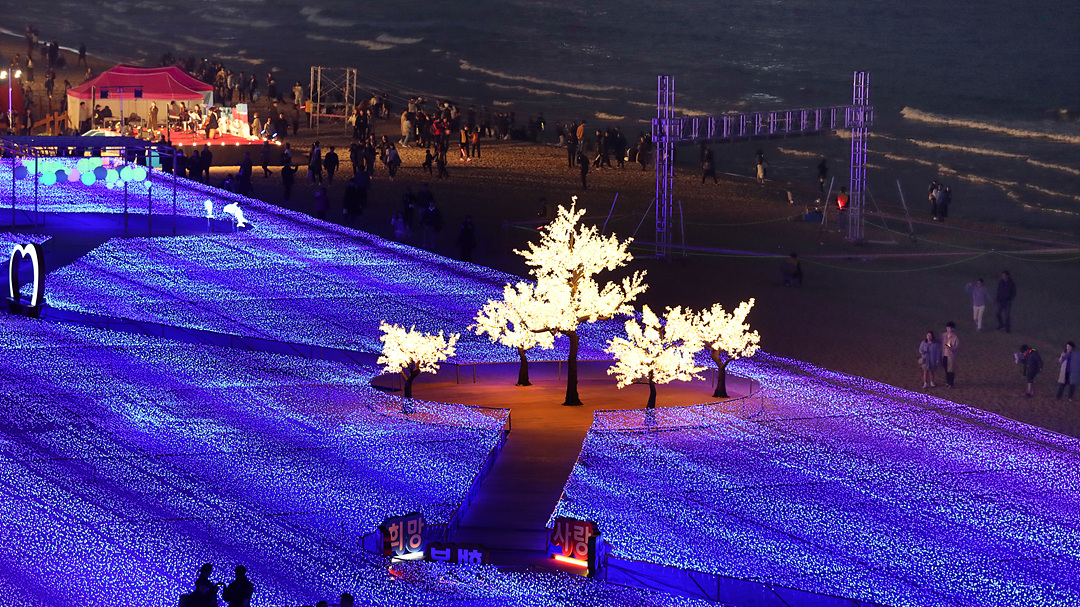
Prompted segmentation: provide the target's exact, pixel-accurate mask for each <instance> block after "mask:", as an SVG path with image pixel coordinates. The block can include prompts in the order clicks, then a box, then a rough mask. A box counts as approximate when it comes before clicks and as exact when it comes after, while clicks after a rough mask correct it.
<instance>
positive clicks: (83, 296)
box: [0, 175, 619, 362]
mask: <svg viewBox="0 0 1080 607" xmlns="http://www.w3.org/2000/svg"><path fill="white" fill-rule="evenodd" d="M154 179H155V181H154V184H155V185H154V187H155V188H156V189H158V190H162V191H163V189H164V188H166V187H171V185H170V184H168V183H160V184H159V183H158V181H162V180H163V179H164V178H162V177H161V176H160V175H155V177H154ZM0 181H2V180H0ZM181 182H182V185H183V186H184V187H183V188H182V189H181V190H180V192H179V194H178V200H179V201H180V202H179V203H178V208H179V209H180V212H181V214H185V215H189V216H196V217H201V216H202V214H203V202H204V201H205V200H211V201H212V204H213V207H214V208H215V209H218V212H220V209H221V208H222V207H223V206H224V205H225V204H227V203H230V202H235V203H237V204H239V205H240V206H241V208H243V209H244V213H245V216H246V217H247V219H248V220H249V221H251V222H252V223H253V224H254V226H255V227H254V229H252V230H250V231H242V232H225V233H221V232H218V233H208V234H202V235H189V236H181V237H177V238H125V239H113V240H111V241H109V242H107V243H106V244H105V245H103V246H101V247H99V248H98V249H95V250H94V251H91V252H90V253H89V254H87V255H85V256H84V257H82V258H81V259H79V260H77V261H76V262H74V263H72V264H70V265H68V266H65V267H63V268H60V269H58V270H56V271H54V272H52V273H51V274H50V275H49V277H48V283H47V286H46V299H47V301H48V303H49V305H50V306H52V307H54V308H60V309H66V310H74V311H78V312H84V313H92V314H97V315H102V316H107V317H113V318H123V319H128V320H136V321H143V322H153V323H158V324H164V325H169V326H177V327H183V328H189V329H200V330H207V331H212V332H218V333H225V334H231V335H239V336H245V337H258V338H263V339H270V340H275V341H282V342H288V343H299V344H307V345H320V346H325V347H331V348H340V349H347V350H354V351H362V352H378V351H379V350H380V348H381V344H380V343H379V342H378V336H379V330H378V327H379V323H380V321H382V320H387V321H389V322H393V323H398V324H401V325H404V326H411V325H413V324H415V325H416V326H417V327H418V328H420V329H422V330H424V331H429V332H437V331H440V330H443V331H447V332H459V333H461V334H462V337H461V341H460V342H459V343H458V346H457V351H458V355H457V360H459V361H471V362H489V361H514V360H516V354H515V353H514V351H512V350H510V349H508V348H504V347H502V346H498V345H492V344H491V343H490V342H489V341H488V340H487V338H486V337H479V336H476V335H474V334H473V333H472V332H471V331H469V330H468V329H467V327H468V326H469V325H470V324H471V323H472V319H473V317H474V316H475V314H476V312H477V311H478V310H479V309H480V308H481V307H483V305H484V303H485V302H486V301H487V300H489V299H497V298H500V297H501V296H502V287H503V285H504V284H506V283H507V282H516V281H517V280H518V279H517V278H516V277H514V276H511V275H508V274H504V273H501V272H496V271H494V270H490V269H487V268H483V267H480V266H476V265H473V264H467V263H462V262H458V261H454V260H451V259H447V258H445V257H441V256H438V255H434V254H431V253H428V252H426V251H423V250H420V249H415V248H412V247H407V246H404V245H401V244H398V243H394V242H390V241H386V240H383V239H381V238H378V237H375V236H372V235H370V234H366V233H363V232H359V231H356V230H351V229H348V228H344V227H341V226H337V225H334V224H328V223H326V222H322V221H318V220H315V219H312V218H310V217H307V216H305V215H302V214H299V213H294V212H291V211H287V210H283V209H280V208H277V207H274V206H273V205H268V204H266V203H263V202H261V201H257V200H251V199H247V198H243V197H240V196H236V195H234V194H230V193H228V192H222V191H219V190H215V189H212V188H207V187H206V186H203V185H202V184H198V183H193V182H189V181H187V180H181ZM17 183H18V184H20V187H24V186H25V183H24V182H17ZM2 187H3V184H2V183H0V188H2ZM131 187H132V188H133V189H132V190H131V191H129V202H130V201H131V200H136V201H138V200H145V198H146V192H145V190H146V186H143V185H137V186H131ZM140 188H141V189H140ZM63 189H65V190H78V189H84V190H91V191H93V196H92V198H93V199H94V201H95V202H93V203H82V206H78V207H70V206H68V207H64V206H63V204H62V203H61V202H55V203H53V207H52V208H77V209H81V210H82V211H88V210H99V211H100V210H102V209H108V212H118V209H119V208H122V207H120V206H119V205H120V203H119V202H118V197H119V199H122V193H120V194H118V193H117V192H116V190H107V189H106V190H102V188H101V187H100V186H98V185H95V186H90V187H89V188H87V187H86V186H82V185H80V184H65V185H64V186H63ZM170 192H171V190H170ZM71 196H72V195H68V197H69V198H70V197H71ZM170 196H171V193H170ZM65 200H66V199H65ZM64 204H67V203H64ZM70 204H75V203H74V202H71V203H70ZM87 204H89V205H90V206H87ZM155 204H156V203H155ZM139 205H142V206H145V204H144V203H143V202H136V203H135V206H136V207H138V206H139ZM170 205H171V203H170ZM155 212H159V210H158V209H157V207H155ZM161 212H163V213H165V212H171V206H170V207H169V209H168V211H165V210H161ZM219 229H220V227H219ZM618 326H619V325H618V323H606V324H604V325H603V326H599V327H587V328H585V329H584V330H583V331H582V333H583V339H582V357H583V358H608V355H607V354H605V353H603V348H604V345H605V344H604V342H605V341H606V336H607V334H609V333H610V332H611V331H612V330H615V329H617V328H618ZM556 343H557V347H556V350H554V351H547V352H543V353H535V354H534V356H537V357H540V358H544V359H548V360H555V359H558V358H562V357H565V355H566V348H567V342H566V340H558V341H557V342H556Z"/></svg>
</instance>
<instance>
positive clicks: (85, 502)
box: [0, 317, 506, 605]
mask: <svg viewBox="0 0 1080 607" xmlns="http://www.w3.org/2000/svg"><path fill="white" fill-rule="evenodd" d="M0 341H2V343H3V349H4V351H5V357H4V358H3V360H2V361H0V377H3V381H4V385H5V390H4V391H3V393H2V394H0V520H3V521H4V524H3V525H0V587H3V586H5V585H15V586H19V587H22V588H24V589H30V590H28V592H29V593H30V594H31V595H33V596H38V597H39V599H43V600H42V602H43V603H45V604H59V605H67V604H99V603H110V602H111V603H113V604H129V603H130V601H131V600H132V599H133V595H132V593H133V592H134V593H136V594H135V596H138V597H145V603H144V600H143V599H142V598H140V599H139V600H138V601H137V602H138V603H139V604H150V605H173V604H175V602H176V596H177V593H178V589H179V588H181V587H184V588H186V587H187V586H188V585H189V584H190V583H191V582H192V581H193V580H194V570H193V569H192V568H193V567H197V565H198V564H200V563H202V562H204V561H209V562H216V563H218V564H219V565H224V564H229V563H243V564H245V565H247V566H248V567H249V570H250V571H251V572H252V577H253V578H257V579H259V580H260V585H261V587H262V589H264V591H265V592H264V593H262V600H261V601H260V604H299V603H301V602H314V600H316V598H318V597H320V596H321V597H330V596H331V594H334V595H335V596H336V594H337V593H340V592H341V590H342V589H355V588H358V587H361V586H363V585H362V584H360V583H359V582H358V579H359V577H371V576H374V578H375V579H376V580H378V579H383V578H385V577H386V575H385V569H382V568H381V567H380V565H379V561H378V560H376V559H372V558H370V557H366V556H364V555H363V553H362V551H361V550H360V549H359V548H358V544H357V542H358V540H359V538H360V536H362V535H363V534H365V533H369V532H372V531H374V530H375V528H376V527H377V525H378V523H379V522H381V521H382V519H383V518H385V517H386V516H390V515H396V514H400V513H402V512H408V511H411V510H420V511H422V512H424V514H425V516H426V517H427V518H428V520H429V521H430V522H432V523H439V522H446V521H447V520H448V519H449V517H450V516H451V514H452V512H453V510H454V509H455V508H456V507H457V504H458V503H460V502H461V501H462V499H463V498H464V496H465V493H466V491H467V490H468V487H469V486H470V484H471V482H472V481H473V479H474V477H475V475H476V474H477V472H478V471H479V470H480V468H481V466H482V464H483V462H484V460H485V459H486V457H487V456H488V453H489V452H490V451H491V450H492V449H493V448H494V447H495V445H496V444H497V442H498V440H499V437H500V436H501V432H502V427H503V424H504V422H505V418H506V412H505V411H498V410H474V409H470V408H467V407H460V406H452V405H438V404H434V403H430V404H429V403H418V407H417V408H418V415H417V416H415V417H419V418H422V419H432V420H438V423H424V422H418V421H415V420H414V419H408V418H406V417H404V416H402V415H400V413H399V410H400V403H399V402H398V401H397V400H396V399H394V398H393V397H390V396H386V395H384V394H382V393H380V392H378V391H376V390H374V389H372V388H370V387H369V386H368V381H369V380H370V378H371V377H372V375H373V374H375V373H377V372H378V371H377V370H375V369H371V368H359V369H357V368H355V367H346V366H344V365H339V364H336V363H328V362H324V361H313V360H305V359H301V358H293V357H286V356H276V355H270V354H260V353H250V352H241V351H234V350H228V349H218V348H212V347H207V346H195V345H186V344H178V343H173V342H168V341H165V340H156V339H152V338H144V337H136V336H130V335H124V334H117V333H110V332H105V331H98V330H93V329H80V328H72V327H67V326H64V325H56V324H51V323H43V322H40V321H32V320H19V319H14V318H7V317H5V318H0ZM224 574H225V572H222V575H224ZM50 593H55V597H56V598H55V600H52V599H50V598H49V596H50ZM31 604H32V603H31Z"/></svg>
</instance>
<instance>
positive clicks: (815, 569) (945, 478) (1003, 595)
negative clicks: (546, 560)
mask: <svg viewBox="0 0 1080 607" xmlns="http://www.w3.org/2000/svg"><path fill="white" fill-rule="evenodd" d="M737 364H738V367H737V370H736V372H737V373H740V374H744V375H748V376H751V377H754V378H755V379H757V380H759V381H761V382H762V383H763V384H764V385H765V389H764V390H763V391H762V392H761V393H759V394H757V395H755V396H753V397H750V398H746V399H742V400H739V401H730V402H728V403H724V404H720V405H709V406H699V407H688V408H685V409H661V410H659V411H658V412H657V426H655V427H656V428H658V429H656V430H653V431H645V432H643V431H642V415H643V414H642V412H640V411H632V412H612V413H605V412H599V413H598V414H597V419H596V422H595V424H594V426H593V429H592V430H591V431H590V433H589V436H588V438H587V439H586V442H585V445H584V447H583V449H582V454H581V458H580V460H579V462H578V464H577V465H576V466H575V469H574V472H573V474H572V475H571V478H570V479H569V481H568V482H567V486H566V493H565V496H564V500H563V501H562V502H560V504H559V506H558V508H557V509H556V512H555V514H554V515H553V516H560V515H562V516H574V517H578V518H585V519H591V520H594V521H597V522H598V523H599V525H600V528H601V530H602V531H603V533H604V535H605V537H606V539H607V540H608V541H610V542H612V544H613V545H614V549H613V554H615V555H616V556H620V557H624V558H632V559H640V560H644V561H649V562H655V563H662V564H667V565H673V566H677V567H683V568H689V569H695V570H700V571H707V572H711V573H716V574H720V575H724V576H730V577H736V578H741V579H750V580H757V581H763V582H767V583H771V584H777V585H780V586H786V587H792V588H797V589H801V590H807V591H810V592H816V593H822V594H829V595H836V596H844V597H851V598H857V599H863V600H870V601H875V602H880V603H883V604H887V605H911V606H916V605H919V606H924V605H1001V606H1014V605H1046V606H1049V605H1055V606H1060V605H1080V574H1078V573H1077V572H1078V571H1080V570H1078V569H1077V567H1076V566H1077V564H1080V518H1078V517H1077V515H1076V513H1077V512H1080V475H1077V473H1076V470H1077V469H1080V442H1078V441H1076V440H1075V439H1071V438H1068V437H1062V436H1060V435H1054V434H1051V433H1048V432H1043V431H1041V430H1038V429H1035V428H1031V427H1028V426H1024V425H1022V424H1017V423H1014V422H1010V421H1008V420H1004V419H1001V418H998V417H996V416H993V415H990V414H986V413H984V412H981V411H975V410H972V409H970V408H967V407H964V406H960V405H956V404H954V403H949V402H947V401H942V400H938V399H934V398H932V397H929V396H926V395H920V394H915V393H910V392H907V391H904V390H899V389H896V388H892V387H890V386H884V385H882V384H876V383H874V382H869V381H867V380H863V379H859V378H853V377H849V376H844V375H842V374H837V373H831V372H828V371H825V370H823V369H819V368H814V367H811V366H809V365H804V364H801V363H797V362H796V361H791V360H786V359H780V358H776V357H770V356H768V355H759V357H758V358H756V359H755V360H754V362H748V361H743V362H740V363H737Z"/></svg>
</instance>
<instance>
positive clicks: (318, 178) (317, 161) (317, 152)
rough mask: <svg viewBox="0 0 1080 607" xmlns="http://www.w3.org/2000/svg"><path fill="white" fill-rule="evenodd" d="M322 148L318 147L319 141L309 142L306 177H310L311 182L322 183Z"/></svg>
mask: <svg viewBox="0 0 1080 607" xmlns="http://www.w3.org/2000/svg"><path fill="white" fill-rule="evenodd" d="M322 169H323V163H322V148H321V147H319V142H318V141H316V142H315V143H313V144H311V152H309V154H308V177H309V178H310V179H311V183H316V182H317V183H318V184H319V185H322Z"/></svg>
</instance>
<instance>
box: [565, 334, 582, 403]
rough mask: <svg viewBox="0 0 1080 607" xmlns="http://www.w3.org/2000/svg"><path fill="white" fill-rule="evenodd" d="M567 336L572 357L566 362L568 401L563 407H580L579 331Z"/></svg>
mask: <svg viewBox="0 0 1080 607" xmlns="http://www.w3.org/2000/svg"><path fill="white" fill-rule="evenodd" d="M566 336H567V337H569V338H570V356H569V357H568V358H567V360H566V401H565V402H563V406H564V407H580V406H581V404H582V403H581V398H580V397H578V392H577V354H578V334H577V331H569V332H567V333H566Z"/></svg>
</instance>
